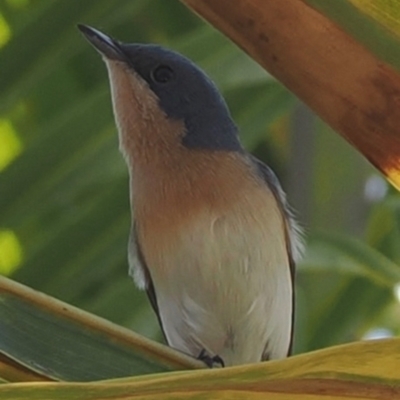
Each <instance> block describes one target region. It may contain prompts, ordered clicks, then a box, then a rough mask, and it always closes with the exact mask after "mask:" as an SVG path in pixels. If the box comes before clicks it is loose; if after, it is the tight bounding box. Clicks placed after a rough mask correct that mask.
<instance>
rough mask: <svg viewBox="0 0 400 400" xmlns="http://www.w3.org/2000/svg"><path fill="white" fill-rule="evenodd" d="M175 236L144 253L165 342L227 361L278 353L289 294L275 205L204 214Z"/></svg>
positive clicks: (285, 337) (288, 316)
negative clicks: (220, 213)
mask: <svg viewBox="0 0 400 400" xmlns="http://www.w3.org/2000/svg"><path fill="white" fill-rule="evenodd" d="M175 237H176V239H175V240H173V241H171V240H169V241H168V243H169V245H168V246H160V247H159V249H158V251H157V252H156V253H157V254H153V255H152V256H151V259H152V260H151V263H157V264H160V265H162V267H161V268H152V266H151V265H150V263H149V269H150V270H151V275H152V279H153V284H154V287H155V291H156V295H157V302H158V307H159V311H160V316H161V320H162V324H163V328H164V332H165V334H166V337H167V340H168V343H169V344H170V346H172V347H174V348H176V349H178V350H181V351H183V352H185V353H188V354H191V355H192V356H194V357H197V356H198V355H199V354H200V352H201V351H202V350H203V349H205V350H206V351H207V353H208V354H209V355H210V356H211V357H212V356H214V355H218V356H220V357H221V358H222V359H223V361H224V363H225V365H227V366H228V365H237V364H243V363H251V362H258V361H260V360H261V359H262V358H269V359H275V358H282V357H285V356H286V355H287V352H288V348H289V344H290V338H291V329H292V326H291V321H292V294H293V293H292V282H291V276H290V269H289V261H288V255H287V249H286V243H285V237H284V228H283V223H282V217H281V215H280V213H279V210H278V209H277V207H276V206H275V207H272V208H271V205H269V206H268V207H267V205H266V208H265V211H263V210H259V209H258V210H249V212H248V213H244V214H243V213H241V216H240V218H239V217H238V213H237V212H235V209H232V210H230V211H229V212H226V213H224V214H223V215H220V216H218V217H216V216H215V215H211V214H210V213H207V212H205V213H204V214H203V215H199V216H197V218H196V220H195V221H190V223H188V224H187V226H186V227H185V228H181V231H180V232H179V233H178V235H175ZM171 255H172V256H171Z"/></svg>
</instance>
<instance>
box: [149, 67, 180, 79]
mask: <svg viewBox="0 0 400 400" xmlns="http://www.w3.org/2000/svg"><path fill="white" fill-rule="evenodd" d="M174 76H175V73H174V71H173V70H172V68H171V67H168V65H160V66H158V67H156V68H155V69H153V71H152V72H151V79H153V81H155V82H158V83H167V82H169V81H171V80H172V79H173V78H174Z"/></svg>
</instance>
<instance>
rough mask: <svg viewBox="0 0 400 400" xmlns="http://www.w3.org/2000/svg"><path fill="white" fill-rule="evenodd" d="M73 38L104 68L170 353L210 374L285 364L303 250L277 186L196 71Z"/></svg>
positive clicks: (135, 259) (138, 237)
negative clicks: (96, 56)
mask: <svg viewBox="0 0 400 400" xmlns="http://www.w3.org/2000/svg"><path fill="white" fill-rule="evenodd" d="M78 27H79V29H80V31H81V32H82V33H83V35H84V36H85V37H86V39H87V40H88V41H89V42H90V43H91V44H92V45H93V46H94V47H95V49H96V50H97V51H98V52H99V53H100V54H101V55H102V56H103V59H104V61H105V63H106V66H107V69H108V75H109V79H110V86H111V96H112V103H113V110H114V116H115V120H116V125H117V127H118V132H119V142H120V150H121V152H122V154H123V156H124V158H125V160H126V163H127V166H128V169H129V174H130V200H131V208H132V228H131V235H130V238H129V249H128V254H129V257H128V259H129V271H130V274H131V275H132V276H133V278H134V280H135V282H136V285H137V286H138V287H139V288H140V289H144V290H146V292H147V294H148V297H149V299H150V302H151V304H152V307H153V308H154V311H155V312H156V314H157V317H158V320H159V323H160V325H161V328H162V330H163V333H164V336H165V339H166V341H167V343H168V345H169V346H171V347H173V348H175V349H178V350H180V351H182V352H184V353H187V354H189V355H192V356H194V357H197V358H199V359H201V360H203V361H204V362H205V363H206V364H207V365H208V366H210V367H212V366H232V365H239V364H245V363H254V362H259V361H263V360H271V359H278V358H284V357H286V356H287V355H288V353H289V352H290V348H291V344H292V337H293V318H294V274H295V260H297V258H298V257H299V254H300V252H301V247H302V241H301V234H300V230H299V228H298V225H297V224H296V222H295V220H294V218H293V217H292V214H291V212H290V210H289V207H288V205H287V203H286V199H285V195H284V193H283V191H282V189H281V187H280V184H279V182H278V180H277V178H276V176H275V175H274V173H273V172H272V170H271V169H270V168H269V167H268V166H266V165H265V164H263V163H262V162H261V161H259V160H258V159H256V158H255V157H253V156H252V155H250V154H249V153H248V152H246V151H245V150H244V148H243V147H242V145H241V143H240V141H239V136H238V129H237V127H236V125H235V123H234V122H233V120H232V118H231V115H230V113H229V110H228V107H227V105H226V103H225V101H224V99H223V98H222V96H221V95H220V93H219V92H218V89H217V88H216V86H215V85H214V83H213V82H212V81H211V80H210V79H209V78H208V77H207V76H206V74H205V73H204V72H203V71H202V70H201V69H200V68H198V67H197V66H196V65H195V64H194V63H192V62H191V61H190V60H188V59H187V58H185V57H183V56H182V55H180V54H178V53H176V52H173V51H171V50H168V49H166V48H163V47H160V46H157V45H151V44H146V45H145V44H124V43H121V42H119V41H117V40H115V39H113V38H111V37H110V36H107V35H105V34H104V33H102V32H100V31H98V30H96V29H94V28H91V27H89V26H86V25H78Z"/></svg>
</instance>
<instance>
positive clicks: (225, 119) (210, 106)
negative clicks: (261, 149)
mask: <svg viewBox="0 0 400 400" xmlns="http://www.w3.org/2000/svg"><path fill="white" fill-rule="evenodd" d="M78 27H79V29H80V30H81V32H82V33H83V34H84V35H85V37H86V38H87V39H88V40H89V42H90V43H91V44H92V45H93V46H94V47H95V48H96V50H98V51H99V52H100V53H101V54H102V55H103V56H104V57H106V58H108V59H112V60H118V61H122V62H124V63H126V64H127V65H128V66H129V67H130V68H132V70H134V71H135V73H137V74H138V75H139V76H140V77H141V78H142V79H143V80H144V81H145V82H147V84H148V85H149V87H150V89H151V90H152V91H153V92H154V93H155V95H156V96H157V98H158V99H159V106H160V107H161V108H162V110H163V111H164V112H165V113H166V115H167V116H168V117H170V118H173V119H178V120H183V121H184V123H185V126H186V134H185V136H184V137H183V139H182V142H183V144H184V145H185V146H187V147H189V148H203V149H213V150H227V151H241V150H242V147H241V145H240V142H239V138H238V134H237V128H236V126H235V124H234V122H233V121H232V118H231V116H230V113H229V110H228V107H227V105H226V103H225V101H224V99H223V98H222V96H221V95H220V93H219V92H218V89H217V88H216V86H215V85H214V83H213V82H212V81H211V80H210V79H209V78H208V77H207V75H206V74H205V73H204V72H203V71H202V70H201V69H200V68H198V67H197V66H196V65H195V64H194V63H193V62H191V61H190V60H189V59H187V58H186V57H183V56H182V55H180V54H178V53H176V52H173V51H171V50H168V49H165V48H163V47H161V46H156V45H143V44H124V43H120V42H118V41H116V40H114V39H112V38H110V37H109V36H107V35H104V34H103V33H101V32H99V31H97V30H95V29H93V28H90V27H87V26H85V25H78Z"/></svg>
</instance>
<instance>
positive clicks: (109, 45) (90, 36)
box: [77, 24, 128, 62]
mask: <svg viewBox="0 0 400 400" xmlns="http://www.w3.org/2000/svg"><path fill="white" fill-rule="evenodd" d="M77 26H78V29H79V30H80V31H81V32H82V33H83V35H84V36H85V38H86V39H87V40H88V42H89V43H90V44H91V45H92V46H93V47H94V48H95V49H96V50H97V51H98V52H99V53H100V54H101V55H102V56H104V57H106V58H108V59H110V60H118V61H124V62H127V61H128V60H127V57H126V55H125V53H124V51H123V50H122V47H121V45H120V43H119V42H117V41H116V40H114V39H113V38H111V37H110V36H107V35H105V34H104V33H102V32H100V31H98V30H97V29H94V28H92V27H90V26H87V25H82V24H78V25H77Z"/></svg>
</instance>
